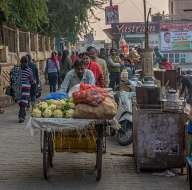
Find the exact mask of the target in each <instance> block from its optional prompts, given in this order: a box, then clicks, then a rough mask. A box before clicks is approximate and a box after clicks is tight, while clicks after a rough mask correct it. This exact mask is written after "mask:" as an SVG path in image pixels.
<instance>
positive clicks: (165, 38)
mask: <svg viewBox="0 0 192 190" xmlns="http://www.w3.org/2000/svg"><path fill="white" fill-rule="evenodd" d="M161 50H162V51H188V50H192V32H161Z"/></svg>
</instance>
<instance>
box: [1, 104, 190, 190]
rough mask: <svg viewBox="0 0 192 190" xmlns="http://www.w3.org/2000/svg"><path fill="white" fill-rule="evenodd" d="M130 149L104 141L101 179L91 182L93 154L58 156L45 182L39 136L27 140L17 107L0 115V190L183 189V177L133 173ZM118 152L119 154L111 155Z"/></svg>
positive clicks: (92, 177)
mask: <svg viewBox="0 0 192 190" xmlns="http://www.w3.org/2000/svg"><path fill="white" fill-rule="evenodd" d="M131 149H132V148H131V146H130V147H121V146H119V145H118V144H117V143H116V141H115V139H113V138H110V139H108V141H107V153H106V154H105V155H104V159H103V177H102V179H101V181H100V182H96V181H95V175H94V165H95V155H94V154H84V153H79V154H70V153H58V154H56V155H55V157H54V169H53V170H52V172H51V178H50V180H49V181H45V180H44V178H43V175H42V155H41V153H40V140H39V133H38V134H36V135H35V136H33V137H31V135H30V133H29V131H28V130H27V129H26V128H25V124H18V123H17V106H16V105H14V106H12V107H9V108H8V109H6V112H5V114H2V115H0V190H44V189H46V190H53V189H55V190H187V189H188V184H187V180H186V176H176V177H159V176H154V175H152V173H140V174H137V173H136V170H135V165H134V161H133V158H131V157H127V156H123V154H122V153H132V152H131ZM111 153H120V154H121V155H112V154H111Z"/></svg>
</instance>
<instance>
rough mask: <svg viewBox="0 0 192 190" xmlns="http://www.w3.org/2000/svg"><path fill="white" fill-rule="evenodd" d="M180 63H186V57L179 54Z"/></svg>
mask: <svg viewBox="0 0 192 190" xmlns="http://www.w3.org/2000/svg"><path fill="white" fill-rule="evenodd" d="M180 61H181V63H186V55H185V54H181V60H180Z"/></svg>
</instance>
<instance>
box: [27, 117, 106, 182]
mask: <svg viewBox="0 0 192 190" xmlns="http://www.w3.org/2000/svg"><path fill="white" fill-rule="evenodd" d="M42 120H43V119H37V118H36V119H33V118H32V119H31V121H30V122H29V124H28V126H30V127H31V128H33V127H34V128H40V129H41V136H40V138H41V139H40V141H41V151H42V154H43V175H44V178H45V179H48V177H49V171H50V169H51V168H52V167H53V157H54V152H72V153H77V152H86V153H96V167H95V168H96V180H97V181H99V180H100V179H101V176H102V154H103V153H104V152H105V149H106V135H105V134H106V133H105V131H106V130H105V129H106V126H107V125H108V124H109V122H108V121H103V120H102V121H95V120H90V121H87V120H86V122H85V123H86V125H85V127H84V128H82V129H83V130H84V131H86V130H90V128H89V127H88V125H87V124H88V123H89V124H91V127H92V128H91V133H90V132H88V133H87V134H90V136H89V137H88V136H87V135H83V136H82V137H81V138H76V137H73V134H72V133H73V131H71V132H69V131H70V130H69V128H68V134H69V135H64V134H65V131H64V130H63V129H64V127H63V126H62V127H59V126H58V125H57V126H56V127H54V126H53V127H50V125H51V124H53V122H51V123H50V125H49V121H46V123H45V121H43V122H42ZM49 120H51V119H49ZM60 120H61V119H60ZM67 121H69V122H71V121H73V122H72V123H74V124H75V123H78V121H81V122H82V121H83V120H77V121H75V119H73V120H71V119H70V120H67V119H65V122H67ZM34 122H35V124H34ZM65 122H63V123H65ZM41 123H42V124H43V125H42V126H43V128H41ZM46 124H47V125H49V126H47V128H46V127H45V126H46ZM70 125H71V123H70ZM37 126H38V127H37ZM73 130H74V129H73ZM60 142H62V143H60Z"/></svg>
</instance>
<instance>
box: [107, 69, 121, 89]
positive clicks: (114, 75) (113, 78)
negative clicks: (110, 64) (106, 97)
mask: <svg viewBox="0 0 192 190" xmlns="http://www.w3.org/2000/svg"><path fill="white" fill-rule="evenodd" d="M120 79H121V73H120V72H111V73H110V84H109V87H110V88H112V89H113V90H114V89H115V87H116V86H119V84H120Z"/></svg>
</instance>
